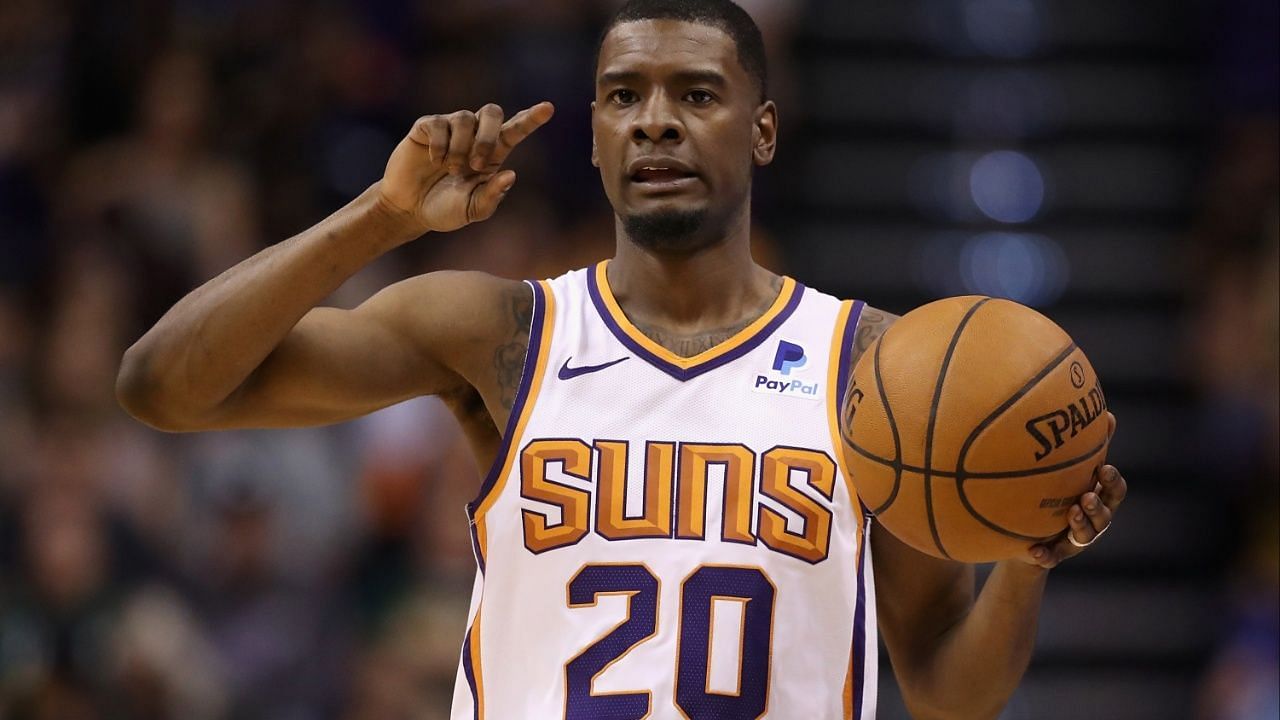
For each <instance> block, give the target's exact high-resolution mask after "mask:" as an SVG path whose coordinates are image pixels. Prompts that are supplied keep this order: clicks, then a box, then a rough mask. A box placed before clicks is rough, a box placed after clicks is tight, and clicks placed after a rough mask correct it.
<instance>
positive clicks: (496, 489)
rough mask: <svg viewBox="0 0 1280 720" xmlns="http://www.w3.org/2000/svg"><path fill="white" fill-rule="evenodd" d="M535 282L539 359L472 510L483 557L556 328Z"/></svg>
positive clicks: (550, 301) (546, 290) (552, 304)
mask: <svg viewBox="0 0 1280 720" xmlns="http://www.w3.org/2000/svg"><path fill="white" fill-rule="evenodd" d="M538 285H540V286H541V287H542V292H543V297H545V298H546V308H545V309H544V310H543V313H542V314H543V321H542V337H540V338H539V339H538V362H537V365H536V366H535V367H534V370H533V378H532V382H531V383H530V385H529V394H528V395H527V396H526V397H525V398H524V407H522V408H520V419H519V420H518V421H517V422H516V426H515V429H514V430H513V431H512V432H511V437H510V438H508V439H507V453H506V457H504V458H503V459H502V470H500V471H499V472H498V480H497V482H496V483H494V486H493V487H492V488H491V489H490V490H489V494H488V495H485V497H484V500H482V501H481V502H480V506H479V507H477V508H476V511H475V523H476V538H477V539H478V541H479V543H480V554H481V556H482V557H488V553H487V552H486V549H487V548H488V534H487V532H486V530H485V523H484V518H485V515H486V514H487V513H488V512H489V508H491V507H493V504H494V503H495V502H497V500H498V498H499V497H501V496H502V489H503V488H504V487H505V486H506V484H507V478H508V477H509V476H510V475H511V466H512V464H513V463H514V461H515V458H516V455H518V454H520V446H519V441H520V438H521V436H523V435H524V429H525V426H526V425H528V424H529V416H530V415H532V414H533V405H534V401H536V400H537V399H538V391H539V390H541V389H542V378H543V376H544V375H546V370H547V355H548V352H549V351H550V349H551V336H552V334H553V331H554V329H555V317H556V314H555V311H556V301H555V296H554V295H552V294H551V285H550V283H548V282H547V281H545V280H539V281H538ZM529 341H530V342H532V341H533V338H529Z"/></svg>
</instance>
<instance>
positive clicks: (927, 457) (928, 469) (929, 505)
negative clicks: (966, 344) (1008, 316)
mask: <svg viewBox="0 0 1280 720" xmlns="http://www.w3.org/2000/svg"><path fill="white" fill-rule="evenodd" d="M990 300H991V298H989V297H984V298H982V299H981V300H979V301H977V302H976V303H974V304H973V305H972V306H970V307H969V309H968V310H967V311H965V314H964V317H962V318H960V322H959V324H957V325H956V330H955V332H954V333H952V335H951V342H950V344H948V345H947V354H946V355H943V356H942V367H941V369H939V370H938V382H937V384H936V385H934V387H933V402H932V404H930V406H929V425H928V427H927V429H926V430H925V437H924V507H925V514H926V515H928V517H929V532H930V533H932V534H933V544H934V545H937V546H938V552H940V553H942V555H943V557H945V558H947V559H948V560H950V559H952V558H951V554H950V553H948V552H947V549H946V548H944V547H943V546H942V537H941V536H940V535H939V534H938V521H937V519H936V518H935V517H934V516H933V477H932V475H933V467H932V466H933V431H934V428H935V427H936V425H937V422H938V406H939V405H940V404H941V403H942V386H943V384H944V383H945V382H946V379H947V370H949V369H950V367H951V358H952V356H954V355H955V352H956V346H957V345H959V344H960V336H961V335H963V334H964V329H965V327H966V326H967V325H968V324H969V321H970V320H971V319H973V315H974V313H976V312H977V311H978V308H980V307H982V306H983V305H985V304H987V303H988V302H990Z"/></svg>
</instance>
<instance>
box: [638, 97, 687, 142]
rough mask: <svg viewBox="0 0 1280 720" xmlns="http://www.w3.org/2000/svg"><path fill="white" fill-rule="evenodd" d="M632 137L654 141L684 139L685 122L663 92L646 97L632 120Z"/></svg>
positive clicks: (641, 140)
mask: <svg viewBox="0 0 1280 720" xmlns="http://www.w3.org/2000/svg"><path fill="white" fill-rule="evenodd" d="M631 139H632V140H634V141H636V142H644V141H646V140H647V141H649V142H652V143H657V142H662V141H671V142H680V141H682V140H684V124H683V123H681V121H680V118H679V116H678V115H677V113H676V112H675V109H674V108H673V107H671V103H669V102H668V101H667V99H666V97H665V96H664V95H663V93H655V94H653V95H652V96H650V97H648V98H646V99H645V100H644V101H643V102H642V103H641V105H640V107H639V109H638V110H637V112H636V114H635V116H634V118H633V120H632V122H631Z"/></svg>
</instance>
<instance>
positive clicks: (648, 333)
mask: <svg viewBox="0 0 1280 720" xmlns="http://www.w3.org/2000/svg"><path fill="white" fill-rule="evenodd" d="M772 289H773V296H772V297H770V298H769V300H768V301H767V302H765V303H764V304H763V305H761V306H760V307H758V308H756V310H755V311H754V312H752V313H751V317H750V318H748V319H747V320H744V321H742V322H740V323H737V324H735V325H730V326H728V327H721V328H715V329H714V330H704V331H702V332H698V333H693V334H690V335H685V334H681V333H675V332H671V331H670V330H664V329H662V328H660V327H658V326H656V325H651V324H647V323H637V322H633V323H632V324H634V325H635V326H636V329H637V330H639V331H640V332H642V333H644V335H645V337H647V338H649V339H650V340H652V341H654V342H656V343H658V344H659V345H661V346H662V347H664V348H666V349H668V350H670V351H671V352H673V353H675V354H676V355H678V356H680V357H683V358H688V357H693V356H694V355H697V354H699V353H704V352H706V351H708V350H710V349H711V348H713V347H715V346H717V345H719V344H720V343H722V342H724V341H726V340H728V339H729V338H731V337H733V336H734V335H737V334H738V333H740V332H742V331H743V330H745V329H746V328H747V326H748V325H750V324H751V323H753V322H755V321H756V318H758V317H760V316H761V315H763V314H765V313H766V312H768V310H769V308H770V307H772V306H773V303H774V301H775V300H776V299H777V293H779V292H781V290H782V278H781V277H775V278H773V283H772Z"/></svg>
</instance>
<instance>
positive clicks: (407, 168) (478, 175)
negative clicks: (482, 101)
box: [378, 102, 555, 234]
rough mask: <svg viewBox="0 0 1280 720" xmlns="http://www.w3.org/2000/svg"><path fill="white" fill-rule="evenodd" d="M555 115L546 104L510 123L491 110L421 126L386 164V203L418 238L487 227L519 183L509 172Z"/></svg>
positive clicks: (428, 120) (428, 119)
mask: <svg viewBox="0 0 1280 720" xmlns="http://www.w3.org/2000/svg"><path fill="white" fill-rule="evenodd" d="M554 112H555V107H554V106H552V104H551V103H549V102H541V103H538V104H537V105H534V106H533V107H530V108H527V109H525V110H522V111H521V112H519V113H516V115H515V116H514V117H512V118H511V119H510V120H506V121H505V122H504V121H503V112H502V108H500V107H498V106H497V105H494V104H492V103H491V104H489V105H485V106H484V107H482V108H480V110H479V112H470V111H466V110H460V111H458V112H455V113H453V114H451V115H427V116H424V117H420V118H418V120H417V122H415V123H414V124H413V127H412V128H411V129H410V130H409V134H408V135H406V136H405V138H404V139H403V140H401V141H400V144H399V145H397V146H396V149H395V151H394V152H392V153H391V159H390V160H388V161H387V169H386V171H385V172H384V173H383V176H382V182H381V183H380V185H379V188H378V192H379V197H380V201H381V203H382V204H383V205H384V206H385V207H386V208H387V209H388V210H389V211H391V212H392V213H394V214H396V215H399V216H401V217H403V218H405V219H406V220H407V221H408V222H409V223H410V224H411V225H412V226H413V228H414V230H416V231H418V234H421V233H424V232H428V231H435V232H447V231H450V230H457V229H458V228H461V227H463V226H465V225H468V224H470V223H473V222H479V221H481V220H487V219H488V218H489V216H491V215H493V213H494V211H495V210H497V209H498V204H499V203H500V202H502V198H503V197H504V196H505V195H506V193H507V191H508V190H510V189H511V186H512V185H513V184H515V181H516V174H515V172H513V171H511V170H503V169H502V164H503V163H504V162H505V161H506V159H507V156H508V155H510V154H511V151H512V150H513V149H514V148H515V147H516V145H519V144H520V143H521V142H522V141H524V139H525V138H527V137H529V135H531V134H532V133H533V131H534V130H537V129H538V128H540V127H542V125H544V124H545V123H546V122H547V121H548V120H550V119H551V116H552V114H553V113H554Z"/></svg>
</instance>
